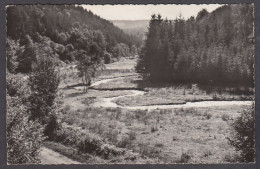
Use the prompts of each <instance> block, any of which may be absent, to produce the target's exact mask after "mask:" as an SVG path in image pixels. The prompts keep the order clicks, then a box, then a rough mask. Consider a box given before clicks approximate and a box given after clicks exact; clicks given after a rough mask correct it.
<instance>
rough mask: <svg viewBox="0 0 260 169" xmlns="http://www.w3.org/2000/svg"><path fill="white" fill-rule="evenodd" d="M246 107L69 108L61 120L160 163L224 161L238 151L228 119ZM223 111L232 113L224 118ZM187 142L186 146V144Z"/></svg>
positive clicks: (227, 113) (106, 141)
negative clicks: (230, 132)
mask: <svg viewBox="0 0 260 169" xmlns="http://www.w3.org/2000/svg"><path fill="white" fill-rule="evenodd" d="M246 108H250V107H249V106H236V107H232V106H226V107H213V108H197V109H194V108H189V109H185V108H182V109H172V110H153V111H147V110H126V109H120V108H87V109H85V110H79V111H73V110H71V109H69V110H68V112H67V113H65V114H64V116H63V118H62V119H61V121H62V122H65V123H70V124H73V125H75V126H78V127H82V128H84V129H85V130H87V131H89V132H90V133H93V134H97V135H98V136H99V137H100V138H102V139H103V140H104V142H105V143H108V144H112V145H115V146H116V147H119V148H125V149H128V150H132V151H134V152H135V153H138V154H140V155H141V156H143V157H146V158H148V159H157V160H158V161H156V162H158V163H189V162H197V163H221V162H226V158H227V157H225V156H226V153H223V152H230V153H233V154H235V153H236V151H235V150H234V149H233V147H231V146H230V145H229V144H228V141H227V140H226V139H225V138H226V137H227V135H228V133H229V131H230V126H229V125H228V123H227V121H230V122H231V120H232V118H235V117H236V116H237V115H238V113H237V112H239V111H240V110H242V109H246ZM223 116H229V117H232V118H228V119H226V121H223V120H222V117H223ZM143 144H145V145H143ZM184 147H185V149H187V150H186V151H185V150H183V149H182V148H184ZM188 150H190V151H192V155H189V154H188V155H189V157H188V156H187V154H185V153H187V151H188ZM209 150H210V151H209ZM132 162H134V163H138V162H137V161H131V163H132ZM126 163H127V162H126Z"/></svg>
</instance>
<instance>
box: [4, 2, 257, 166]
mask: <svg viewBox="0 0 260 169" xmlns="http://www.w3.org/2000/svg"><path fill="white" fill-rule="evenodd" d="M144 8H145V7H144ZM253 21H254V17H253V5H250V4H236V5H223V6H222V7H220V8H217V9H216V10H214V11H213V12H211V13H210V12H208V11H207V10H206V9H203V10H201V11H200V12H199V13H198V14H197V16H196V17H190V18H189V19H187V20H185V19H184V18H183V17H182V15H181V14H180V15H179V16H178V17H176V19H175V20H168V19H163V18H162V16H161V15H160V14H158V15H151V20H150V22H149V27H148V32H147V33H146V37H145V38H144V37H143V36H140V37H137V36H136V35H134V34H133V35H129V34H126V33H125V32H123V30H121V29H120V28H118V27H116V26H115V25H114V24H113V23H112V22H110V21H108V20H105V19H102V18H101V17H99V16H97V15H95V14H94V13H92V12H91V11H88V10H86V9H84V8H83V7H81V6H78V5H17V6H8V7H7V8H6V33H7V38H6V142H7V163H8V164H36V163H41V164H71V163H70V162H73V163H74V162H75V164H79V163H84V164H151V163H153V164H154V163H156V164H157V163H158V164H166V163H167V164H169V163H236V162H246V163H248V162H253V161H254V158H255V149H254V145H255V140H254V111H253V110H252V107H254V95H253V93H254V91H253V90H254V29H253V27H254V25H253ZM125 22H129V21H125ZM134 22H137V21H133V23H134ZM146 23H147V22H146ZM128 24H131V23H128ZM128 24H126V25H128ZM140 24H141V25H144V23H143V21H140ZM137 25H138V24H137ZM132 26H133V28H132V29H131V31H130V32H132V33H134V32H136V31H137V30H138V29H139V28H138V27H139V26H136V25H134V24H133V25H132ZM125 27H128V26H125ZM129 29H130V27H129ZM141 30H142V31H144V30H146V28H144V27H142V29H141ZM139 31H140V30H139ZM137 32H138V31H137ZM141 34H142V35H143V33H141ZM139 35H140V34H139ZM200 84H201V85H205V86H207V87H208V88H210V89H212V90H211V91H208V90H205V88H203V87H201V86H200ZM215 85H216V86H220V88H222V87H223V86H224V87H223V89H224V88H225V89H226V88H227V90H225V91H219V90H218V88H215ZM237 88H238V89H237ZM240 88H242V89H241V91H243V90H246V91H249V92H241V93H239V92H237V91H238V90H240ZM46 152H47V153H46ZM48 152H49V154H48ZM50 152H51V153H50ZM52 153H57V154H58V155H57V154H56V155H55V154H54V155H53V154H52ZM64 157H66V158H64ZM68 159H69V161H68ZM53 161H54V163H52V162H53ZM55 162H57V163H55Z"/></svg>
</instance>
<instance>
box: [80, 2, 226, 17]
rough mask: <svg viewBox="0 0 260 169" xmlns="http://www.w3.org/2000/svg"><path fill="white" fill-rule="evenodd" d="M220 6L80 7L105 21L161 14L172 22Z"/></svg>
mask: <svg viewBox="0 0 260 169" xmlns="http://www.w3.org/2000/svg"><path fill="white" fill-rule="evenodd" d="M220 6H222V5H220V4H210V5H206V4H202V5H195V4H193V5H173V4H168V5H163V4H160V5H151V4H149V5H82V7H83V8H85V9H87V10H91V11H92V12H93V13H94V14H96V15H98V16H100V17H102V18H105V19H107V20H150V18H151V15H152V14H161V15H162V17H163V18H166V17H167V19H170V20H172V19H175V18H176V17H177V16H179V15H180V13H181V14H182V16H183V17H184V18H185V19H188V18H189V17H191V16H196V15H197V13H198V12H199V11H201V10H202V9H203V8H205V9H207V10H208V11H209V12H211V11H213V10H215V9H216V8H218V7H220Z"/></svg>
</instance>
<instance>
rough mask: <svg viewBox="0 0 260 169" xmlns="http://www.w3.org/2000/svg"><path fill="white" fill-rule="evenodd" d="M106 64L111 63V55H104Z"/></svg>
mask: <svg viewBox="0 0 260 169" xmlns="http://www.w3.org/2000/svg"><path fill="white" fill-rule="evenodd" d="M104 63H105V64H109V63H111V55H110V54H109V53H106V54H105V55H104Z"/></svg>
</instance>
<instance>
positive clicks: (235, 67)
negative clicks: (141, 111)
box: [136, 4, 254, 86]
mask: <svg viewBox="0 0 260 169" xmlns="http://www.w3.org/2000/svg"><path fill="white" fill-rule="evenodd" d="M253 36H254V34H253V6H252V5H251V4H237V5H224V6H222V7H220V8H218V9H216V10H215V11H213V12H212V13H209V12H208V11H207V10H205V9H203V10H202V11H200V12H199V13H198V15H197V16H196V18H195V17H190V18H189V19H187V20H184V19H183V17H182V16H181V15H180V16H179V17H178V18H176V19H175V20H174V21H170V20H167V19H162V17H161V16H160V15H158V16H156V15H152V18H151V20H150V24H149V30H148V33H147V39H146V42H145V45H144V47H143V48H142V50H141V54H140V58H139V61H138V64H137V67H136V69H137V72H139V73H141V74H142V75H143V76H144V77H148V78H150V79H151V80H155V81H158V80H159V81H168V82H176V83H179V82H181V83H186V82H188V83H204V84H216V85H217V84H224V85H234V84H235V85H245V86H252V85H253V81H254V80H253V74H254V67H253V65H254V39H253Z"/></svg>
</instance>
